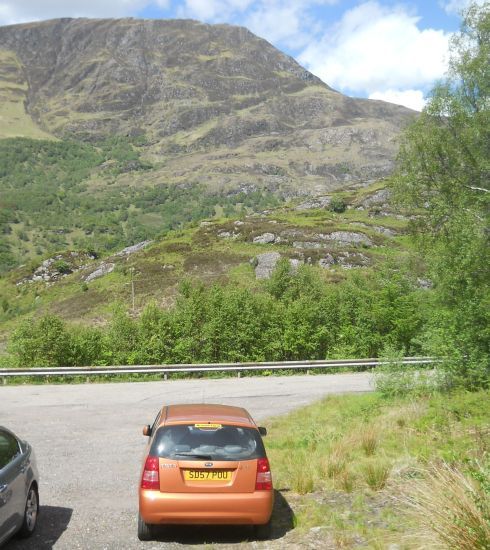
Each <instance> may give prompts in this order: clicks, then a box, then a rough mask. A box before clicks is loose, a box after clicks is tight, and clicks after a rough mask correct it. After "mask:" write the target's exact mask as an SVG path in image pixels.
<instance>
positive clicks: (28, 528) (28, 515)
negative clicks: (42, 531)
mask: <svg viewBox="0 0 490 550" xmlns="http://www.w3.org/2000/svg"><path fill="white" fill-rule="evenodd" d="M38 515H39V495H38V492H37V488H36V487H35V486H34V485H31V486H30V487H29V492H28V493H27V499H26V506H25V510H24V519H23V521H22V526H21V528H20V529H19V532H18V536H19V537H20V538H27V537H30V536H31V535H32V534H33V533H34V531H35V529H36V525H37V517H38Z"/></svg>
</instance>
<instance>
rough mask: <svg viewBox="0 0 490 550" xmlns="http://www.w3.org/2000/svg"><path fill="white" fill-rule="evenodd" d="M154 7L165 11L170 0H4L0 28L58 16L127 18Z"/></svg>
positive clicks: (1, 7) (1, 2) (0, 13)
mask: <svg viewBox="0 0 490 550" xmlns="http://www.w3.org/2000/svg"><path fill="white" fill-rule="evenodd" d="M150 4H157V5H158V6H159V7H161V8H165V7H168V6H169V4H170V0H84V1H83V2H80V1H79V0H43V1H42V2H41V1H39V0H0V25H10V24H14V23H23V22H26V21H38V20H44V19H53V18H57V17H125V16H130V15H134V14H135V13H137V12H138V11H139V10H141V9H143V8H144V7H146V6H148V5H150Z"/></svg>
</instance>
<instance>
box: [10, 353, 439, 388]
mask: <svg viewBox="0 0 490 550" xmlns="http://www.w3.org/2000/svg"><path fill="white" fill-rule="evenodd" d="M439 361H440V359H437V358H434V357H404V358H403V359H400V360H396V362H397V363H399V364H402V365H430V364H434V363H437V362H439ZM393 362H394V361H388V360H381V359H376V358H371V359H340V360H325V361H321V360H320V361H277V362H265V363H207V364H178V365H121V366H100V367H33V368H29V369H25V368H13V369H8V368H2V369H0V378H2V379H3V382H4V384H5V383H6V379H7V378H9V377H14V376H15V377H31V376H45V377H48V376H87V377H89V376H100V375H106V374H111V375H118V374H163V375H164V377H165V379H166V378H167V375H168V374H171V373H177V372H179V373H180V372H187V373H191V372H226V371H232V372H236V373H237V375H238V376H240V373H241V372H243V371H260V370H310V369H330V368H331V369H333V368H359V367H365V368H373V367H377V366H380V365H387V364H390V363H393Z"/></svg>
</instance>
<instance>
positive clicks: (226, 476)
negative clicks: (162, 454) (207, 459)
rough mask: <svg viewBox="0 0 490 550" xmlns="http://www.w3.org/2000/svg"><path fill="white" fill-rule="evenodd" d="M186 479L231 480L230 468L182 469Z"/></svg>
mask: <svg viewBox="0 0 490 550" xmlns="http://www.w3.org/2000/svg"><path fill="white" fill-rule="evenodd" d="M184 479H185V480H186V481H231V471H230V470H184Z"/></svg>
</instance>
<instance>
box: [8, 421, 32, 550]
mask: <svg viewBox="0 0 490 550" xmlns="http://www.w3.org/2000/svg"><path fill="white" fill-rule="evenodd" d="M38 515H39V476H38V472H37V467H36V459H35V457H34V451H33V450H32V447H31V446H30V445H29V443H27V442H26V441H22V440H21V439H19V438H18V437H16V435H15V434H13V433H12V432H11V431H10V430H7V428H4V427H3V426H0V546H1V545H2V544H3V543H4V542H5V541H6V540H7V539H8V538H10V537H11V536H13V535H14V534H16V533H17V535H18V536H20V537H30V536H31V535H32V534H33V533H34V529H35V528H36V523H37V518H38Z"/></svg>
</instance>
